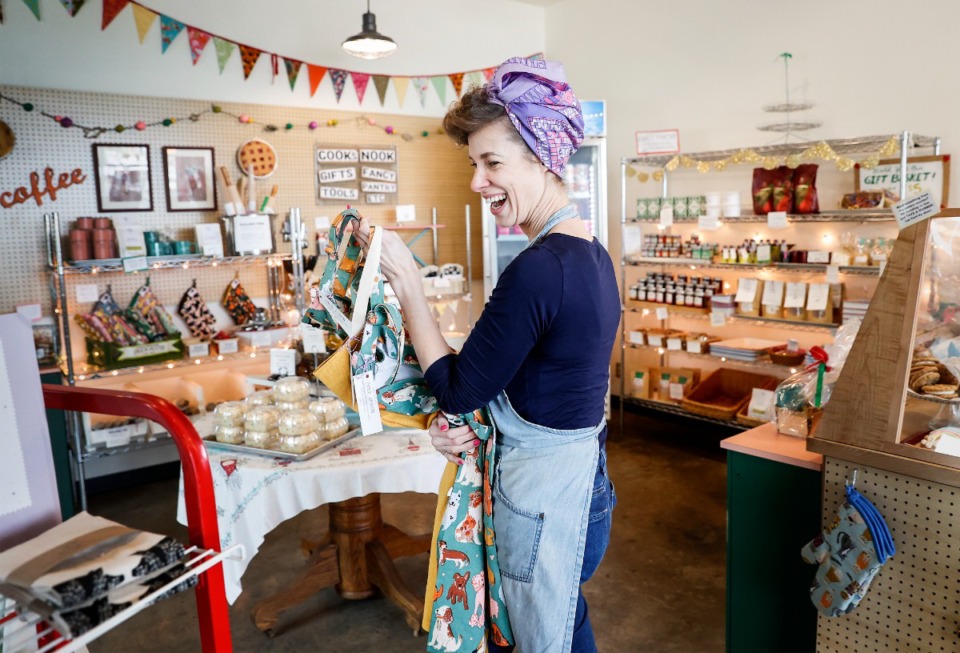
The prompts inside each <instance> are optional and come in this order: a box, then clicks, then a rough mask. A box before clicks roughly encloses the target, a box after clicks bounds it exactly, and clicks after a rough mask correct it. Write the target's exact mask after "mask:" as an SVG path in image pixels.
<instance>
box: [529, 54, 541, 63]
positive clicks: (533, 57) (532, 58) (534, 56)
mask: <svg viewBox="0 0 960 653" xmlns="http://www.w3.org/2000/svg"><path fill="white" fill-rule="evenodd" d="M540 59H543V53H542V52H538V53H536V54H531V55H530V61H539V60H540Z"/></svg>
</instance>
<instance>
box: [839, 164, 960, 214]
mask: <svg viewBox="0 0 960 653" xmlns="http://www.w3.org/2000/svg"><path fill="white" fill-rule="evenodd" d="M856 175H857V176H856V190H857V192H860V191H882V190H888V191H890V192H891V193H893V194H894V195H899V194H900V161H899V160H897V159H884V160H883V161H880V163H879V164H878V165H877V166H875V167H873V168H870V169H867V168H863V167H860V166H857V170H856ZM949 188H950V155H949V154H944V155H938V156H916V157H910V158H909V159H907V196H906V197H903V198H901V199H908V198H910V197H917V196H918V195H921V194H923V193H927V192H929V193H930V195H931V196H932V198H933V202H934V204H935V205H936V206H946V205H947V202H948V201H949V198H948V189H949Z"/></svg>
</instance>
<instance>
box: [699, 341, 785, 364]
mask: <svg viewBox="0 0 960 653" xmlns="http://www.w3.org/2000/svg"><path fill="white" fill-rule="evenodd" d="M785 345H786V343H785V342H783V341H782V340H763V339H761V338H734V339H733V340H721V341H720V342H714V343H711V344H710V354H711V355H713V356H717V357H722V358H728V359H731V360H736V361H743V362H746V363H754V362H756V361H757V360H759V359H760V358H762V357H763V356H766V355H767V353H768V352H769V351H770V350H771V349H773V348H774V347H783V346H785Z"/></svg>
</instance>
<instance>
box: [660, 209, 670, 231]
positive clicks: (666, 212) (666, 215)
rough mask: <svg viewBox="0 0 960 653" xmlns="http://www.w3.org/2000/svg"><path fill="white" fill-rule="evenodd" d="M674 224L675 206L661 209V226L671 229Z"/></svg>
mask: <svg viewBox="0 0 960 653" xmlns="http://www.w3.org/2000/svg"><path fill="white" fill-rule="evenodd" d="M672 224H673V206H672V205H669V204H667V205H665V206H661V207H660V226H661V227H669V226H671V225H672Z"/></svg>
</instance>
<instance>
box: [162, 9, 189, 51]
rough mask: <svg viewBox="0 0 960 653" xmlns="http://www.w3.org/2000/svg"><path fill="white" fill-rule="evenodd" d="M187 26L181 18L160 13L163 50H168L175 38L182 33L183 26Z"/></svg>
mask: <svg viewBox="0 0 960 653" xmlns="http://www.w3.org/2000/svg"><path fill="white" fill-rule="evenodd" d="M184 27H186V25H184V24H183V23H181V22H180V21H179V20H175V19H173V18H170V16H164V15H163V14H160V48H161V52H166V51H167V48H169V47H170V44H171V43H173V40H174V39H175V38H177V36H179V35H180V32H182V31H183V28H184Z"/></svg>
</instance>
